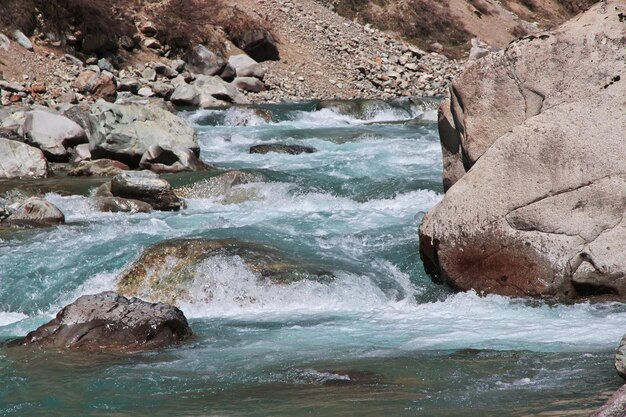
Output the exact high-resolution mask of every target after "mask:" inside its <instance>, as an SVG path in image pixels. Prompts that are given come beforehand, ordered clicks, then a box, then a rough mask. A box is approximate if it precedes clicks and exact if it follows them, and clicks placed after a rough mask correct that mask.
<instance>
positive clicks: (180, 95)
mask: <svg viewBox="0 0 626 417" xmlns="http://www.w3.org/2000/svg"><path fill="white" fill-rule="evenodd" d="M170 101H171V102H172V104H174V105H176V106H197V105H199V104H200V93H199V92H198V90H196V88H195V87H194V86H192V85H189V84H180V85H179V86H178V87H176V89H175V90H174V92H173V93H172V95H171V97H170Z"/></svg>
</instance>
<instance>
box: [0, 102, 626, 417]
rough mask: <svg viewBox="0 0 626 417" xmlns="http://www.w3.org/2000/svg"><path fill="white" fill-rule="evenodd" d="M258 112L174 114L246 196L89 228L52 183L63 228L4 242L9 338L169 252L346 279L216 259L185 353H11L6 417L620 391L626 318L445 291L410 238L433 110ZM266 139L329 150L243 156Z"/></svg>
mask: <svg viewBox="0 0 626 417" xmlns="http://www.w3.org/2000/svg"><path fill="white" fill-rule="evenodd" d="M262 108H263V109H264V110H268V111H270V112H271V113H272V121H271V122H268V121H265V120H264V119H263V118H262V117H260V116H259V114H258V113H256V112H255V111H254V109H250V108H233V109H230V110H226V111H197V112H188V113H183V116H184V117H186V118H187V119H188V120H189V121H190V122H191V123H193V124H194V125H195V126H196V128H197V130H198V132H199V135H200V143H201V149H202V158H203V159H205V160H206V161H207V162H210V163H213V164H214V165H216V166H218V167H220V168H224V169H240V170H245V171H247V172H250V173H253V174H256V175H258V176H259V178H261V179H262V181H259V182H254V183H251V184H245V185H241V186H238V187H236V190H235V191H236V192H237V196H238V197H237V198H234V199H231V200H229V199H225V198H223V197H221V196H215V197H212V198H204V199H189V200H188V201H187V203H188V209H186V210H184V211H181V212H180V213H153V214H149V215H148V214H136V215H126V214H111V213H98V212H96V211H95V210H94V209H93V208H92V207H91V206H90V204H89V202H88V200H87V199H86V198H85V197H83V196H67V195H66V193H65V192H63V191H62V190H63V189H64V187H65V189H66V188H67V187H66V186H64V185H63V184H62V183H63V181H59V180H55V181H56V182H54V183H53V184H52V185H51V186H49V187H48V188H47V189H49V190H50V191H51V192H49V193H48V194H47V198H48V199H49V200H51V201H53V202H54V203H55V204H57V205H58V206H59V207H61V209H62V210H63V211H64V212H65V213H66V217H67V221H68V223H67V225H64V226H61V227H59V228H55V229H50V230H42V231H32V230H31V231H24V232H19V233H12V234H10V235H1V236H0V248H1V251H0V339H10V338H12V337H16V336H22V335H24V334H25V333H26V332H28V331H30V330H32V329H34V328H36V327H37V326H38V325H40V324H42V323H44V322H46V321H47V320H49V319H50V318H51V317H52V316H53V315H54V314H55V313H56V312H57V311H58V309H59V308H61V307H62V306H63V305H65V304H67V303H69V302H71V301H73V300H74V299H75V298H76V297H78V296H80V295H82V294H89V293H95V292H99V291H103V290H109V289H114V288H115V285H116V280H117V279H118V276H119V274H120V272H121V271H122V270H123V269H124V268H125V267H126V266H127V265H128V264H129V263H130V262H132V261H133V260H134V259H136V258H137V257H138V256H139V254H140V252H141V250H142V249H143V248H145V247H147V246H149V245H151V244H154V243H156V242H159V241H162V240H165V239H169V238H180V237H207V238H234V239H239V240H243V241H248V242H254V243H260V244H263V245H266V246H269V247H272V248H276V249H278V250H280V251H282V252H284V253H286V254H288V255H289V256H290V257H291V258H294V259H299V260H300V261H301V262H302V263H303V264H304V263H306V264H313V265H318V266H320V268H322V269H324V270H327V271H332V273H333V275H334V276H335V279H334V280H331V281H327V282H315V281H299V282H294V283H291V284H288V285H277V284H273V283H271V282H270V281H266V280H263V279H259V277H257V276H256V275H255V274H254V273H252V272H251V271H249V270H248V269H247V268H246V266H245V264H244V263H243V262H242V260H241V259H238V258H225V257H217V258H213V259H211V260H210V262H207V263H206V264H204V265H203V266H202V267H201V269H200V270H199V272H198V274H197V277H196V279H195V281H194V282H193V283H192V284H191V287H190V291H191V293H192V294H193V296H192V297H191V299H189V300H187V301H185V302H183V303H182V304H181V308H182V309H183V310H184V311H185V313H186V314H187V316H188V317H189V318H190V322H191V325H192V328H193V330H194V332H195V333H196V338H195V339H194V340H193V341H191V342H190V343H188V344H185V345H184V346H182V347H179V348H177V349H169V350H165V351H161V352H153V353H146V354H137V355H132V356H124V357H120V356H111V355H96V356H93V355H89V356H85V355H81V354H75V353H72V354H59V353H54V352H40V351H35V352H22V351H17V350H6V349H0V387H1V388H0V415H3V416H5V415H6V416H85V415H89V416H100V415H107V416H110V415H113V416H128V415H150V416H170V415H182V416H270V415H271V416H301V415H317V416H353V415H355V416H356V415H358V416H413V415H420V416H421V415H424V416H474V415H493V416H526V415H546V416H547V415H587V414H588V413H589V410H591V409H593V408H595V407H597V406H598V405H599V404H600V403H601V402H602V401H603V400H604V399H605V398H606V396H607V394H608V393H609V392H610V391H612V390H614V389H616V388H617V387H618V386H619V384H620V379H619V378H618V377H617V376H616V375H615V371H614V370H613V369H612V365H611V363H612V358H611V355H612V351H613V349H614V347H615V346H616V345H617V343H618V341H619V339H620V338H621V336H622V334H623V333H624V329H626V308H625V307H624V306H623V305H621V304H618V303H605V304H593V305H591V304H577V305H567V306H566V305H559V306H551V305H548V304H544V303H540V302H528V301H524V300H515V299H510V298H506V297H498V296H488V297H479V296H478V295H477V294H474V293H465V294H452V293H451V292H449V291H448V290H447V289H446V288H444V287H441V286H438V285H435V284H433V283H432V282H431V280H430V279H429V278H428V277H427V276H426V275H425V273H424V271H423V268H422V266H421V263H420V262H419V255H418V239H417V228H418V226H419V223H420V221H421V218H422V216H423V213H425V212H426V211H427V210H428V209H429V208H430V207H432V206H433V205H434V204H436V203H437V202H438V201H439V200H440V199H441V197H442V187H441V151H440V147H439V141H438V136H437V132H436V124H435V123H434V120H433V119H434V116H435V115H434V114H433V111H432V109H433V108H434V105H433V103H430V102H426V103H417V104H414V105H413V106H404V107H401V106H394V107H388V106H387V107H385V106H371V108H369V110H367V111H364V112H361V113H359V114H358V115H355V114H350V113H349V112H348V113H347V114H346V113H345V112H344V113H343V114H342V113H341V112H340V111H339V110H333V109H324V110H320V111H315V103H300V104H294V105H266V106H262ZM272 142H277V143H278V142H281V143H290V144H302V145H308V146H313V147H314V148H316V149H317V150H318V152H316V153H313V154H303V155H296V156H294V155H282V154H275V153H273V154H267V155H258V154H249V153H248V149H249V148H250V146H253V145H256V144H260V143H272ZM213 175H214V174H213V173H208V174H207V173H193V174H180V175H172V176H168V178H169V179H170V181H171V182H172V183H173V184H174V185H186V184H189V183H192V182H195V181H200V180H202V179H204V178H206V177H210V176H213ZM75 181H82V180H79V179H75ZM39 185H40V184H39ZM39 185H37V186H39ZM96 185H97V184H95V183H89V182H83V183H80V184H78V183H75V184H73V186H72V189H73V191H75V192H85V193H87V192H88V189H89V188H90V187H94V186H96ZM0 186H2V187H5V188H4V189H6V187H9V186H11V184H9V183H5V184H0ZM77 190H80V191H77ZM241 196H243V197H241ZM208 292H210V293H211V301H210V302H206V299H207V297H206V294H207V293H208Z"/></svg>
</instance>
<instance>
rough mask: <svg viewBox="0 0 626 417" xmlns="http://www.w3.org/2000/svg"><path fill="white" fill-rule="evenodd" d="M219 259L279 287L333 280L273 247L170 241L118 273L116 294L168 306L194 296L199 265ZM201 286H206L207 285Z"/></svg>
mask: <svg viewBox="0 0 626 417" xmlns="http://www.w3.org/2000/svg"><path fill="white" fill-rule="evenodd" d="M224 257H231V258H232V257H238V258H241V259H242V260H243V261H244V263H245V265H246V267H247V268H248V269H249V270H250V271H252V272H253V273H255V274H256V275H258V277H259V278H260V279H265V278H266V279H269V280H271V281H272V282H274V283H278V284H283V283H284V284H287V283H290V282H294V281H298V280H303V279H315V280H319V281H328V280H331V279H333V278H334V277H333V276H332V274H330V273H328V272H327V271H322V270H320V269H319V268H317V267H316V266H314V265H309V264H306V263H304V262H298V261H295V260H291V259H289V258H288V257H286V256H285V255H283V254H282V253H280V252H279V251H277V250H276V249H273V248H269V247H266V246H262V245H258V244H255V243H249V242H241V241H236V240H229V239H173V240H167V241H164V242H161V243H158V244H156V245H154V246H152V247H149V248H148V249H146V250H144V252H143V254H142V255H141V256H140V258H139V259H138V260H137V261H135V262H134V263H133V264H132V265H130V267H129V268H128V269H127V270H126V271H125V272H124V273H123V274H122V276H121V278H120V280H119V282H118V291H119V292H120V293H121V294H124V295H126V296H140V297H142V298H145V299H149V300H153V301H161V302H167V303H171V304H176V303H178V302H180V301H185V300H189V299H190V296H191V295H193V296H194V297H198V296H199V294H195V293H194V294H190V293H189V288H190V285H191V284H192V283H193V282H194V280H195V279H196V278H197V279H200V280H206V279H207V278H206V274H205V273H200V274H199V273H198V270H199V268H201V267H202V265H203V263H205V262H210V263H216V262H219V259H220V258H224ZM203 284H206V286H207V287H210V284H211V283H209V282H204V283H203ZM204 295H205V296H206V298H207V299H205V300H203V301H206V302H210V301H211V297H212V294H211V293H210V291H209V292H208V293H207V294H204ZM241 296H242V297H243V296H244V295H243V294H241ZM249 301H251V302H253V301H254V300H251V299H250V300H249Z"/></svg>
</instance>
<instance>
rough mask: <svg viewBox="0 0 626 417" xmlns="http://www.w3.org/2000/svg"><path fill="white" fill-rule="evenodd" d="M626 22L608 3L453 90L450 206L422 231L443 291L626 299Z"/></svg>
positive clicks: (443, 113) (493, 59)
mask: <svg viewBox="0 0 626 417" xmlns="http://www.w3.org/2000/svg"><path fill="white" fill-rule="evenodd" d="M624 12H626V4H624V2H621V1H618V0H609V1H608V2H606V3H604V2H602V3H599V4H597V5H596V6H594V7H592V8H591V9H590V10H589V11H587V12H586V13H585V14H583V15H580V16H578V17H576V18H574V19H573V20H571V21H569V22H567V23H565V24H564V25H562V26H561V27H559V28H558V29H556V30H554V31H553V32H549V33H546V34H542V35H537V36H532V37H527V38H524V39H522V40H520V41H518V42H516V43H514V44H512V45H510V46H509V47H508V48H507V49H506V50H504V51H502V52H498V53H495V54H492V55H489V56H487V57H484V58H482V59H481V60H479V61H476V63H475V64H474V65H473V66H471V67H470V68H469V69H468V70H466V72H465V73H464V74H463V75H462V76H461V77H460V78H458V79H457V80H455V82H454V83H453V84H452V86H451V96H452V97H451V100H449V101H446V102H444V104H443V105H442V107H441V109H440V126H439V127H440V136H441V142H442V147H443V152H444V178H445V183H444V184H445V186H446V188H447V192H446V195H445V197H444V199H443V201H442V202H441V203H440V204H438V205H437V206H435V207H434V208H433V209H432V210H431V211H430V212H429V213H428V214H427V215H426V216H425V217H424V220H423V222H422V225H421V227H420V252H421V256H422V259H423V261H424V263H425V267H426V269H427V271H428V272H429V273H431V274H432V275H434V276H435V278H436V279H438V280H440V281H443V282H446V283H448V284H450V285H452V286H453V287H454V288H457V289H460V290H469V289H475V290H477V291H479V292H484V293H498V294H504V295H511V296H534V297H556V298H561V299H579V298H595V297H603V298H607V297H610V298H625V297H626V257H624V256H623V255H624V252H623V250H622V249H621V248H622V247H623V246H624V244H625V243H626V222H625V221H624V219H623V217H624V216H623V215H624V207H625V205H626V162H625V161H626V146H624V143H625V141H626V102H625V101H624V97H625V96H626V83H625V82H624V81H620V80H623V79H624V77H625V76H626V73H625V62H626V61H625V58H626V49H625V48H624V43H623V42H624V23H623V22H620V13H624ZM470 168H471V169H470Z"/></svg>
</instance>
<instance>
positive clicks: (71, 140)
mask: <svg viewBox="0 0 626 417" xmlns="http://www.w3.org/2000/svg"><path fill="white" fill-rule="evenodd" d="M22 129H23V134H24V141H25V142H26V143H28V144H29V145H32V146H35V147H37V148H39V149H41V150H42V151H43V153H44V155H45V156H46V158H48V160H50V161H54V162H65V161H67V160H68V159H69V153H68V149H69V148H73V147H75V146H76V145H79V144H81V143H87V142H88V140H87V134H86V133H85V131H84V130H83V128H82V127H80V126H79V125H78V123H76V122H74V121H72V120H70V119H68V118H67V117H64V116H61V115H58V114H53V113H48V112H46V111H43V110H34V111H31V112H29V113H28V114H27V115H26V120H25V121H24V125H23V127H22Z"/></svg>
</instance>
